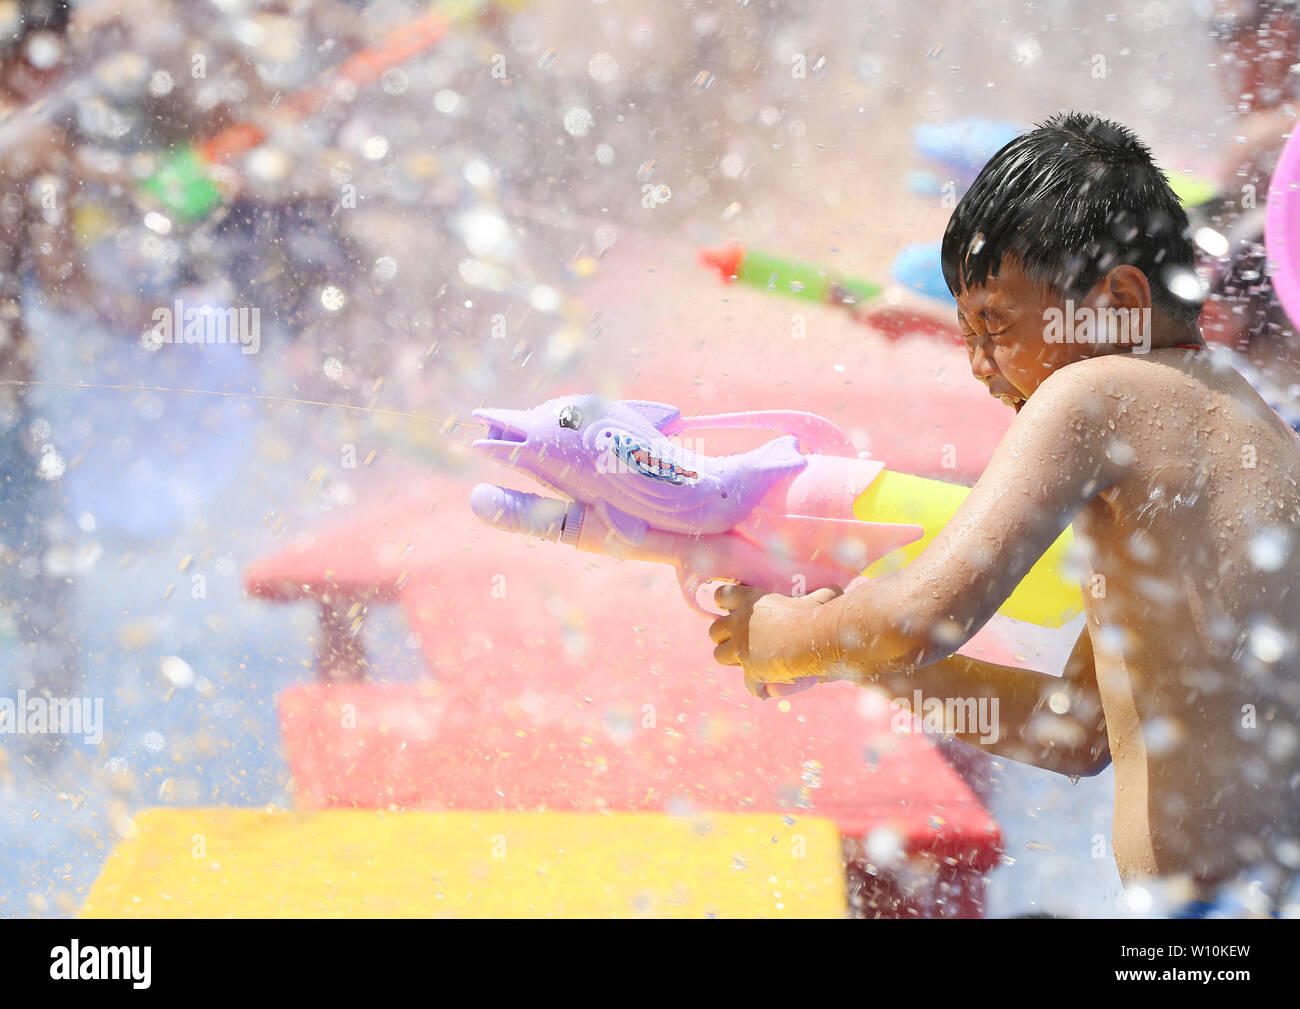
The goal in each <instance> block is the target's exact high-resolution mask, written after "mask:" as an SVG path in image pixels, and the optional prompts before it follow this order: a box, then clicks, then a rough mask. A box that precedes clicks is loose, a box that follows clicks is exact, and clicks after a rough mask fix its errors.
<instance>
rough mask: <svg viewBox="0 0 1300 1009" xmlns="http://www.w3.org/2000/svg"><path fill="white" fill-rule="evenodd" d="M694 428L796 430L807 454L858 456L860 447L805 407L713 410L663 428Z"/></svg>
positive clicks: (673, 431) (677, 431) (668, 430)
mask: <svg viewBox="0 0 1300 1009" xmlns="http://www.w3.org/2000/svg"><path fill="white" fill-rule="evenodd" d="M691 428H745V429H755V430H759V431H780V432H781V433H782V434H792V435H794V436H795V437H797V438H798V439H799V441H800V442H801V444H802V445H803V450H804V452H805V454H821V455H838V456H849V457H851V458H852V457H856V456H857V454H858V450H857V448H855V447H854V445H853V442H852V441H850V440H849V436H848V435H847V434H845V433H844V431H843V430H842V429H841V428H840V426H839V425H838V424H835V423H833V422H831V421H829V420H827V419H826V418H825V417H822V416H820V415H819V414H815V413H806V412H804V411H802V410H746V411H743V412H740V413H713V414H704V415H702V416H699V417H679V418H677V419H676V420H674V421H672V422H671V423H669V424H667V425H665V426H664V428H663V432H664V434H667V435H674V434H680V433H681V432H682V431H686V430H689V429H691Z"/></svg>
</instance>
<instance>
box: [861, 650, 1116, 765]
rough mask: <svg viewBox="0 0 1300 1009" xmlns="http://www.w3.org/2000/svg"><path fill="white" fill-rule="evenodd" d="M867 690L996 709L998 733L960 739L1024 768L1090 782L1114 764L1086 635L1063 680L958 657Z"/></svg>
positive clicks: (966, 734) (887, 678)
mask: <svg viewBox="0 0 1300 1009" xmlns="http://www.w3.org/2000/svg"><path fill="white" fill-rule="evenodd" d="M863 685H864V686H872V687H875V688H877V689H882V690H883V691H885V692H886V696H889V697H898V698H903V699H905V700H908V701H909V702H910V701H911V698H912V696H913V693H912V692H913V691H915V690H919V691H920V692H921V695H922V697H924V698H938V699H940V700H942V699H945V698H961V699H963V700H976V701H978V700H979V699H987V700H991V701H995V702H996V706H993V707H991V709H986V710H991V714H992V719H991V726H986V728H989V729H990V731H987V732H985V731H981V730H980V729H979V728H974V727H972V729H971V731H967V732H956V733H954V735H955V736H956V738H958V739H960V740H962V741H964V742H966V743H970V744H971V745H972V746H978V747H979V748H980V749H982V750H984V751H986V752H988V753H994V754H997V755H998V756H1000V757H1007V758H1009V759H1011V760H1015V761H1018V762H1019V763H1022V764H1031V765H1033V766H1034V767H1041V768H1043V769H1044V770H1048V771H1057V772H1058V773H1060V774H1069V775H1080V776H1084V777H1088V776H1091V775H1094V774H1096V773H1098V772H1099V771H1101V770H1102V769H1103V768H1104V767H1105V766H1106V765H1107V764H1109V763H1110V746H1109V743H1108V741H1107V738H1106V720H1105V718H1104V716H1103V715H1102V710H1101V697H1100V695H1099V694H1098V692H1097V671H1096V668H1095V667H1094V665H1093V657H1092V638H1091V636H1090V635H1089V633H1088V629H1087V628H1086V627H1085V628H1084V630H1083V632H1082V633H1081V634H1080V635H1079V640H1078V641H1077V642H1076V643H1075V646H1074V651H1073V652H1072V653H1071V654H1070V658H1069V660H1068V661H1067V662H1066V664H1065V669H1064V671H1063V672H1062V674H1061V675H1060V676H1049V675H1047V674H1046V673H1039V672H1035V671H1033V670H1031V669H1021V668H1018V667H1016V666H1003V665H999V664H998V663H996V662H985V661H983V660H981V659H973V658H970V657H968V656H965V655H953V656H951V657H950V658H946V659H941V660H939V661H938V662H933V663H931V664H930V665H928V666H924V667H922V668H920V669H916V670H913V671H912V672H910V673H891V674H887V675H885V676H881V677H880V678H879V679H878V680H875V681H874V682H866V683H864V684H863ZM913 713H914V714H916V715H918V716H920V715H922V714H923V712H918V711H914V712H913ZM952 728H953V727H952V726H949V729H950V730H951V729H952Z"/></svg>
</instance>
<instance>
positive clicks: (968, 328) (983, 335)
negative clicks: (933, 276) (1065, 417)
mask: <svg viewBox="0 0 1300 1009" xmlns="http://www.w3.org/2000/svg"><path fill="white" fill-rule="evenodd" d="M1049 308H1058V309H1063V308H1064V301H1063V299H1061V298H1060V297H1059V296H1057V295H1055V294H1053V293H1052V292H1051V291H1048V290H1046V289H1045V288H1043V287H1042V286H1041V285H1039V284H1037V283H1035V282H1034V281H1032V280H1030V279H1029V278H1028V277H1027V276H1025V274H1024V272H1023V271H1022V270H1021V269H1020V266H1019V264H1017V263H1016V262H1015V260H1014V259H1012V258H1010V257H1005V258H1004V259H1003V260H1002V264H1001V266H1000V267H999V269H998V275H997V276H996V277H989V278H988V280H987V281H985V283H984V284H983V285H981V286H980V287H977V288H975V289H974V290H969V289H967V288H962V290H961V292H960V293H959V294H958V295H957V320H958V322H959V323H960V324H961V328H962V333H963V334H964V335H965V337H966V350H967V353H968V354H969V355H970V370H971V373H972V374H973V375H974V376H975V377H976V378H978V379H979V380H980V381H981V382H983V383H984V384H985V385H986V386H988V390H989V395H991V396H996V397H997V398H998V399H1000V400H1002V401H1003V402H1004V403H1006V404H1007V405H1008V406H1010V407H1012V408H1013V409H1014V410H1015V411H1016V412H1017V413H1019V412H1020V408H1021V407H1022V406H1024V404H1025V400H1026V399H1028V398H1029V397H1030V396H1031V395H1033V393H1034V390H1035V389H1037V388H1038V387H1039V386H1040V385H1041V384H1042V383H1043V382H1044V381H1045V380H1046V379H1047V377H1048V376H1049V375H1051V374H1052V373H1053V372H1055V371H1059V370H1060V369H1061V368H1064V367H1065V366H1066V365H1067V364H1071V363H1073V362H1074V361H1078V360H1080V359H1082V358H1084V357H1087V356H1089V354H1088V351H1087V348H1086V347H1085V346H1084V345H1082V344H1076V343H1054V342H1049V341H1048V340H1047V339H1046V323H1045V321H1044V320H1045V313H1046V311H1047V310H1048V309H1049Z"/></svg>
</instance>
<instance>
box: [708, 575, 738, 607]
mask: <svg viewBox="0 0 1300 1009" xmlns="http://www.w3.org/2000/svg"><path fill="white" fill-rule="evenodd" d="M736 588H737V586H735V585H733V584H732V583H731V582H725V583H724V584H722V585H719V586H718V588H717V590H716V591H715V592H714V593H713V601H714V602H715V603H717V604H718V605H719V606H721V607H722V608H723V609H724V610H730V609H734V608H735V607H736V606H737V605H738V604H739V602H740V600H739V599H738V598H737V597H736Z"/></svg>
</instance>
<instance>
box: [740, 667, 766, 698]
mask: <svg viewBox="0 0 1300 1009" xmlns="http://www.w3.org/2000/svg"><path fill="white" fill-rule="evenodd" d="M745 689H746V690H748V691H749V692H750V693H751V694H753V695H754V696H755V697H757V698H758V699H759V700H760V701H766V700H767V684H766V683H764V682H763V681H762V680H757V679H755V678H754V677H752V676H750V675H749V673H745Z"/></svg>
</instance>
